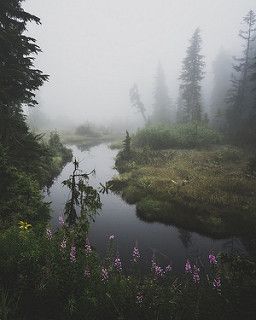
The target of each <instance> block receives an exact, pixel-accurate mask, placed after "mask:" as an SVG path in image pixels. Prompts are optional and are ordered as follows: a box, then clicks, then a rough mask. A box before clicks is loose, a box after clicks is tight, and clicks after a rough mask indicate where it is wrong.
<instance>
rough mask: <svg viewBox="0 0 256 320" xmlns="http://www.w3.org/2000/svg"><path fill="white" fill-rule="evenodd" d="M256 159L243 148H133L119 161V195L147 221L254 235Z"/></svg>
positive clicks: (216, 232) (218, 233)
mask: <svg viewBox="0 0 256 320" xmlns="http://www.w3.org/2000/svg"><path fill="white" fill-rule="evenodd" d="M250 157H252V154H250V153H249V152H247V151H246V152H245V150H242V149H241V148H237V147H231V146H215V147H211V148H208V149H206V148H203V149H182V150H178V149H176V150H174V149H168V150H158V151H153V150H150V149H148V148H146V149H141V148H140V149H139V148H138V149H134V150H133V151H132V152H131V156H130V158H129V160H122V159H120V153H119V157H118V158H117V161H116V166H117V169H118V171H119V173H120V174H119V176H117V177H115V179H114V180H113V181H112V184H113V188H114V190H116V191H118V192H120V193H121V194H122V197H123V198H124V199H125V200H126V201H127V202H129V203H132V204H136V207H137V214H138V216H139V217H141V219H143V220H146V221H158V222H164V223H167V224H168V223H169V224H175V225H176V226H179V227H183V228H186V229H188V230H191V231H197V232H200V233H203V234H207V235H211V236H214V237H216V238H219V237H223V236H228V235H249V234H253V233H254V231H255V227H256V214H255V212H256V197H255V192H256V179H255V176H254V175H253V174H252V173H250V171H249V169H248V163H249V159H250Z"/></svg>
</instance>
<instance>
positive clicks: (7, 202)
mask: <svg viewBox="0 0 256 320" xmlns="http://www.w3.org/2000/svg"><path fill="white" fill-rule="evenodd" d="M19 147H20V148H19ZM24 150H27V152H24ZM21 154H22V155H21ZM71 160H72V151H71V150H70V149H67V148H66V147H65V146H63V144H62V143H61V142H60V138H59V135H58V134H57V133H56V132H52V133H51V134H50V137H49V139H48V141H45V139H44V138H43V136H42V135H35V134H32V133H28V134H27V136H26V138H25V139H24V140H23V141H22V145H21V146H17V145H16V146H15V145H14V144H12V145H10V144H9V146H8V147H7V146H4V145H3V144H0V180H1V186H0V212H1V228H3V227H5V226H8V225H11V224H13V223H17V221H19V220H23V219H25V220H27V221H30V222H31V223H35V222H39V221H41V222H44V223H47V221H48V219H49V214H50V210H49V206H48V204H47V203H45V202H44V201H43V195H42V191H41V190H42V189H43V188H44V187H49V186H50V185H51V183H52V181H53V179H54V178H55V177H56V176H58V175H59V173H60V172H61V170H62V168H63V166H64V165H65V164H66V163H67V162H70V161H71Z"/></svg>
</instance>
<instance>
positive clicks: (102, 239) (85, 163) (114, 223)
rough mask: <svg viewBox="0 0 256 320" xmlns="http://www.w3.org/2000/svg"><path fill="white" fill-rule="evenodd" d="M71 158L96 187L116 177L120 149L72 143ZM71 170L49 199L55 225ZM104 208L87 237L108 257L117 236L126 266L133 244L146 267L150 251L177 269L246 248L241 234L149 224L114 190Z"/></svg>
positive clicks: (57, 182)
mask: <svg viewBox="0 0 256 320" xmlns="http://www.w3.org/2000/svg"><path fill="white" fill-rule="evenodd" d="M68 147H69V148H71V149H72V151H73V156H74V157H76V158H77V160H78V161H79V162H80V166H79V168H80V169H81V170H82V171H83V172H90V171H91V170H93V169H95V170H96V175H95V176H92V177H91V178H90V184H91V185H93V186H94V187H96V188H98V187H99V184H100V182H101V183H102V184H105V182H106V181H108V180H110V179H112V177H113V176H114V175H117V174H118V173H117V171H116V170H115V169H114V168H113V167H114V161H115V160H114V159H115V156H116V154H117V152H118V151H117V150H111V149H110V148H108V145H107V144H100V145H97V146H94V147H91V148H90V149H88V150H83V151H82V150H81V149H79V148H78V147H77V146H68ZM72 170H73V164H72V163H69V164H67V165H66V166H65V167H64V168H63V170H62V172H61V174H60V175H59V176H58V177H57V178H56V179H55V181H54V183H53V185H52V187H51V188H50V190H49V194H48V195H46V197H45V199H46V201H48V202H51V210H52V217H51V224H52V227H53V228H57V226H58V217H59V216H60V215H62V214H63V210H64V206H65V203H66V201H67V200H68V197H69V190H68V189H67V188H66V187H64V186H63V185H62V181H63V180H66V179H67V178H68V177H69V176H70V174H71V172H72ZM101 201H102V209H101V210H100V211H99V214H98V215H96V216H95V222H92V223H91V226H90V232H89V239H90V243H91V244H92V245H93V246H94V247H96V249H97V251H98V252H99V254H100V255H102V256H104V254H105V252H106V248H107V244H108V238H109V236H110V235H112V234H113V235H114V236H115V243H116V245H117V251H118V254H119V255H120V257H121V258H122V260H123V261H124V263H125V264H128V263H129V261H131V259H132V257H131V255H132V251H133V247H134V245H135V243H136V244H137V245H138V248H139V250H140V253H141V256H142V264H143V266H150V261H151V258H152V254H153V253H154V254H156V255H157V257H158V259H159V260H160V261H161V263H163V264H168V263H172V265H173V267H174V268H175V269H176V270H182V269H183V268H184V261H185V260H186V259H187V258H188V257H198V256H200V257H201V258H202V259H203V260H205V259H206V258H207V256H208V254H209V252H212V251H213V252H214V253H218V252H219V251H227V250H231V249H232V250H234V249H235V250H242V251H244V247H243V244H242V242H241V241H240V240H239V239H237V238H232V239H230V238H229V239H221V240H215V239H212V238H210V237H206V236H202V235H200V234H198V233H195V232H189V231H187V230H184V229H179V228H177V227H175V226H170V225H164V224H163V223H157V222H154V223H148V222H145V221H142V220H141V219H140V218H138V217H137V215H136V207H135V205H129V204H127V203H126V202H125V201H124V200H123V199H122V198H121V197H120V196H119V195H117V194H114V193H112V192H110V193H109V194H103V195H101Z"/></svg>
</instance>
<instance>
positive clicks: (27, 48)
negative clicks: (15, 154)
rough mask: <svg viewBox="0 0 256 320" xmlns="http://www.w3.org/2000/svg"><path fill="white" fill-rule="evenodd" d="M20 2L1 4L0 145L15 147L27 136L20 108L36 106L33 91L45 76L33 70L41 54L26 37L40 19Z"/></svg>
mask: <svg viewBox="0 0 256 320" xmlns="http://www.w3.org/2000/svg"><path fill="white" fill-rule="evenodd" d="M22 2H23V0H8V1H4V0H1V1H0V74H1V76H0V143H2V144H4V145H11V144H15V143H16V142H17V141H19V142H20V140H21V139H22V138H23V137H24V135H27V134H28V128H27V125H26V123H25V117H24V114H23V111H22V105H28V106H35V105H36V104H37V102H36V100H35V91H36V90H37V89H38V88H39V87H40V86H41V85H42V84H43V82H44V81H45V80H47V76H46V75H44V74H43V73H42V72H41V71H40V70H38V69H36V68H35V67H34V58H35V55H37V54H38V53H39V52H40V48H39V47H38V46H37V44H36V40H35V39H33V38H31V37H29V36H27V35H25V33H24V32H25V31H26V26H27V23H28V22H35V23H36V24H39V23H40V19H39V18H38V17H36V16H34V15H31V14H29V13H27V12H25V11H24V9H23V8H22Z"/></svg>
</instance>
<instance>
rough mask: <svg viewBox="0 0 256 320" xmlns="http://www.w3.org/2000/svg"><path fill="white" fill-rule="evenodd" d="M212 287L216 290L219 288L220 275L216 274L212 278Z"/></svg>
mask: <svg viewBox="0 0 256 320" xmlns="http://www.w3.org/2000/svg"><path fill="white" fill-rule="evenodd" d="M213 287H214V288H215V289H217V290H220V287H221V280H220V276H217V277H216V278H215V279H214V280H213Z"/></svg>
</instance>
